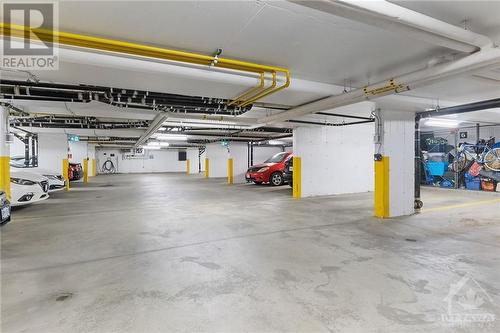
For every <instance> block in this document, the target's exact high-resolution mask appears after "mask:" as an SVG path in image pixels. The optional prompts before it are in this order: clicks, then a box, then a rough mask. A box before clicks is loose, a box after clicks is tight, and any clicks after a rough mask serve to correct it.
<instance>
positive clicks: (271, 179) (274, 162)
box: [245, 152, 292, 186]
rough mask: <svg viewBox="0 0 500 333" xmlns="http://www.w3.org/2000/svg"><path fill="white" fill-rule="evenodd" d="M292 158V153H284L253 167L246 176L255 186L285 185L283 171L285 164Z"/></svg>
mask: <svg viewBox="0 0 500 333" xmlns="http://www.w3.org/2000/svg"><path fill="white" fill-rule="evenodd" d="M291 158H292V153H290V152H283V153H278V154H276V155H274V156H273V157H271V158H269V159H267V160H266V161H265V162H264V163H262V164H257V165H252V166H251V167H250V168H249V169H248V170H247V173H246V174H245V178H246V180H247V181H248V182H254V183H255V184H262V183H269V184H271V185H273V186H280V185H283V184H284V182H285V181H284V179H283V171H284V170H285V163H286V162H287V161H288V160H289V159H291Z"/></svg>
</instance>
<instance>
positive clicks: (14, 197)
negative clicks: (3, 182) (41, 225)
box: [10, 169, 49, 207]
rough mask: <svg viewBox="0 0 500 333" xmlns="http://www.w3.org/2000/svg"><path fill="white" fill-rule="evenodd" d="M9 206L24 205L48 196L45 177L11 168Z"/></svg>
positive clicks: (47, 184)
mask: <svg viewBox="0 0 500 333" xmlns="http://www.w3.org/2000/svg"><path fill="white" fill-rule="evenodd" d="M10 183H11V184H10V194H11V203H10V204H11V206H13V207H15V206H24V205H28V204H32V203H35V202H38V201H42V200H46V199H48V198H49V193H48V192H49V180H48V179H47V177H44V176H41V175H38V174H36V173H33V172H28V171H18V170H16V169H11V173H10Z"/></svg>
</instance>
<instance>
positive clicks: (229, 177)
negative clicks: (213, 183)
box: [227, 158, 233, 185]
mask: <svg viewBox="0 0 500 333" xmlns="http://www.w3.org/2000/svg"><path fill="white" fill-rule="evenodd" d="M227 183H228V184H229V185H232V184H233V159H232V158H230V159H228V160H227Z"/></svg>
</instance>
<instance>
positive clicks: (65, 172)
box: [62, 158, 69, 191]
mask: <svg viewBox="0 0 500 333" xmlns="http://www.w3.org/2000/svg"><path fill="white" fill-rule="evenodd" d="M62 174H63V178H64V185H65V186H64V188H65V190H66V191H69V161H68V159H67V158H65V159H63V160H62Z"/></svg>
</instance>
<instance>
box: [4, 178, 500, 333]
mask: <svg viewBox="0 0 500 333" xmlns="http://www.w3.org/2000/svg"><path fill="white" fill-rule="evenodd" d="M290 195H291V193H290V188H289V187H288V186H283V187H280V188H271V187H268V186H255V185H249V184H248V185H247V184H245V185H234V186H227V185H226V184H225V183H224V180H214V179H211V180H206V179H203V178H201V177H200V176H198V175H196V176H189V177H188V176H186V175H183V174H145V175H111V176H98V177H96V178H93V179H92V180H91V183H90V184H88V185H87V186H84V185H83V184H77V185H75V187H74V188H73V189H72V190H71V192H69V193H64V192H62V193H57V194H54V195H53V196H52V198H51V199H49V200H48V201H46V202H44V203H41V204H37V205H33V206H30V207H26V208H24V209H21V210H18V211H16V212H14V218H13V221H12V222H11V223H10V224H8V225H6V226H5V227H3V228H2V230H1V233H2V235H1V237H2V239H1V240H2V244H1V250H2V281H1V286H2V295H1V296H2V298H1V299H2V304H1V305H2V332H159V331H162V332H168V331H211V332H214V331H219V332H220V331H225V332H242V331H244V332H250V331H253V332H262V331H268V332H274V331H276V332H277V331H295V332H328V331H330V332H384V333H385V332H498V331H499V329H500V325H499V320H500V319H498V318H499V317H500V260H499V257H500V218H499V216H500V196H499V195H498V194H494V193H470V192H465V191H441V190H435V189H425V190H424V191H423V196H424V200H425V201H426V210H425V211H424V212H423V213H421V214H419V215H415V216H411V217H406V218H397V219H389V220H385V221H380V220H377V219H374V218H372V217H371V215H372V195H371V194H369V193H367V194H356V195H343V196H335V197H321V198H314V199H302V200H299V201H296V200H293V199H291V197H290ZM463 277H466V278H467V277H471V278H473V279H474V281H473V280H472V279H471V280H466V281H465V282H466V284H467V285H470V286H469V288H468V289H471V290H473V291H474V292H473V293H472V294H470V293H469V294H467V295H469V296H470V295H472V296H473V297H472V300H474V301H476V303H475V304H476V307H475V308H474V310H475V311H476V310H480V313H486V314H489V315H491V316H496V320H495V321H494V322H490V323H488V322H486V323H485V322H484V321H481V322H478V321H477V320H474V321H473V322H472V323H469V325H467V323H465V324H464V323H463V322H459V323H458V324H455V326H450V325H451V324H450V323H449V322H446V321H443V315H446V314H447V311H448V303H447V302H446V299H445V297H446V296H447V294H448V293H449V291H450V286H451V285H452V284H454V283H457V282H459V281H464V280H463ZM466 278H465V279H466ZM476 283H477V284H476ZM481 295H482V296H481ZM457 297H458V296H457ZM463 300H464V299H462V301H463ZM470 300H471V299H469V301H470ZM455 301H456V299H454V300H453V302H455ZM465 301H467V299H466V300H465ZM462 303H463V302H462ZM451 304H452V303H451ZM452 306H454V307H456V304H452ZM459 310H460V309H459ZM459 310H456V309H455V308H454V309H453V311H455V312H453V313H460V312H457V311H459ZM476 312H477V311H476ZM491 316H490V317H484V318H492V317H491ZM446 318H448V317H446ZM481 318H483V317H481ZM481 324H483V325H482V326H481ZM457 325H461V326H458V327H457Z"/></svg>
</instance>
